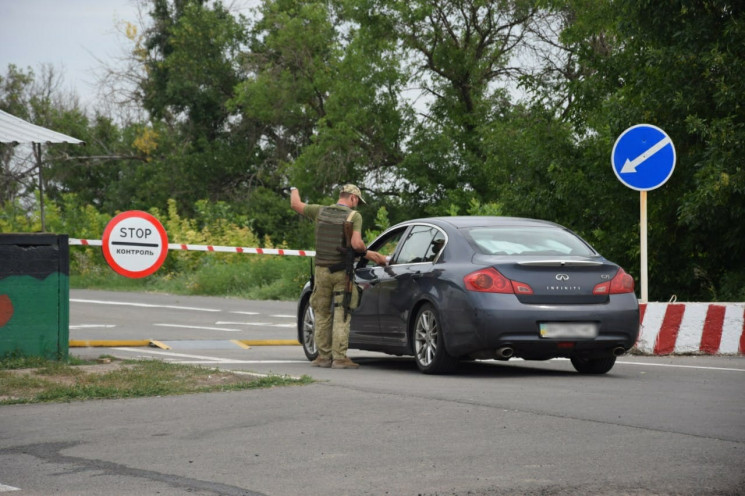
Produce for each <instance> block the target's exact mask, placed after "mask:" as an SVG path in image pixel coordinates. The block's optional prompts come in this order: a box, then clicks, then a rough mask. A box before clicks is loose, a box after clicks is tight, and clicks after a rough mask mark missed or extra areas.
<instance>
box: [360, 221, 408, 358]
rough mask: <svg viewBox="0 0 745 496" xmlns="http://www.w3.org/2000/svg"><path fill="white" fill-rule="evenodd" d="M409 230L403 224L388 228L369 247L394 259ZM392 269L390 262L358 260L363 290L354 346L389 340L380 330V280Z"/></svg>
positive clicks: (378, 343) (380, 343) (375, 343)
mask: <svg viewBox="0 0 745 496" xmlns="http://www.w3.org/2000/svg"><path fill="white" fill-rule="evenodd" d="M407 230H408V226H403V227H401V228H400V229H395V230H392V231H390V232H387V233H385V234H384V235H383V236H381V237H380V238H378V239H376V240H375V241H374V242H373V243H372V244H371V245H370V247H369V248H370V249H371V250H373V251H377V252H378V253H381V254H383V255H385V256H387V257H390V258H391V260H394V257H395V255H396V251H397V248H398V246H399V243H400V241H401V238H402V237H403V236H404V234H405V232H406V231H407ZM390 270H391V269H390V266H388V267H382V266H378V265H377V264H375V263H374V262H371V261H369V260H366V259H363V260H362V261H361V262H360V263H359V264H358V267H357V269H356V270H355V282H356V283H357V285H358V287H359V288H360V289H361V290H362V291H361V294H360V305H359V307H358V308H357V309H356V310H354V312H353V313H352V322H351V328H350V336H349V340H350V346H351V345H354V346H358V345H364V344H368V345H382V344H385V343H384V340H383V338H382V336H381V334H380V319H379V315H378V312H379V307H380V303H379V302H380V289H381V288H380V287H379V283H380V281H381V278H385V277H386V272H387V271H390Z"/></svg>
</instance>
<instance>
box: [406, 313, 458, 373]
mask: <svg viewBox="0 0 745 496" xmlns="http://www.w3.org/2000/svg"><path fill="white" fill-rule="evenodd" d="M413 340H414V358H415V359H416V365H417V367H419V370H420V371H422V372H424V373H425V374H446V373H448V372H452V371H454V370H455V369H456V368H457V367H458V359H457V358H455V357H452V356H450V355H449V354H448V352H447V350H446V349H445V338H444V336H443V332H442V326H441V325H440V318H439V316H438V315H437V310H436V309H435V307H433V306H432V305H430V304H429V303H427V304H425V305H423V306H422V308H421V309H420V310H419V313H418V314H417V317H416V321H415V322H414V336H413Z"/></svg>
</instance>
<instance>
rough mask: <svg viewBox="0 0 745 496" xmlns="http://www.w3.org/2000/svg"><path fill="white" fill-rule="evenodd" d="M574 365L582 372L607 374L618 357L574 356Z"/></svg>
mask: <svg viewBox="0 0 745 496" xmlns="http://www.w3.org/2000/svg"><path fill="white" fill-rule="evenodd" d="M571 360H572V365H573V366H574V369H575V370H576V371H577V372H579V373H580V374H596V375H600V374H605V373H606V372H608V371H609V370H610V369H612V368H613V365H615V364H616V357H614V356H610V357H603V358H582V357H572V359H571Z"/></svg>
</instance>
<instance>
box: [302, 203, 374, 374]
mask: <svg viewBox="0 0 745 496" xmlns="http://www.w3.org/2000/svg"><path fill="white" fill-rule="evenodd" d="M350 214H351V222H352V224H353V230H354V231H357V232H360V231H361V230H362V216H361V215H360V214H359V213H358V212H354V211H353V210H352V209H351V208H349V207H346V206H343V205H331V206H328V207H324V206H321V205H306V206H305V209H304V210H303V215H305V216H306V217H308V218H310V219H313V220H314V221H315V222H316V269H315V284H314V287H313V294H312V295H311V297H310V304H311V306H312V307H313V312H314V314H315V339H316V346H317V347H318V355H319V357H321V358H327V359H333V360H340V359H343V358H346V356H347V347H348V345H349V323H350V317H349V316H348V317H347V318H346V319H345V318H344V310H343V308H342V300H343V298H344V287H345V283H346V274H345V272H344V270H343V269H342V270H338V271H335V272H331V270H330V269H329V267H331V266H334V265H339V264H343V262H344V256H343V254H342V253H340V252H339V251H337V250H336V247H338V246H342V247H343V246H345V240H344V229H343V223H344V221H346V220H347V218H348V217H349V216H350ZM332 319H333V321H332Z"/></svg>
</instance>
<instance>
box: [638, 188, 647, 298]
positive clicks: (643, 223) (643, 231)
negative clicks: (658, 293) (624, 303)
mask: <svg viewBox="0 0 745 496" xmlns="http://www.w3.org/2000/svg"><path fill="white" fill-rule="evenodd" d="M639 210H640V215H639V228H640V232H639V238H640V241H641V280H642V292H641V300H640V301H641V303H646V302H647V299H648V296H649V293H648V286H647V192H646V191H640V192H639Z"/></svg>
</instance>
